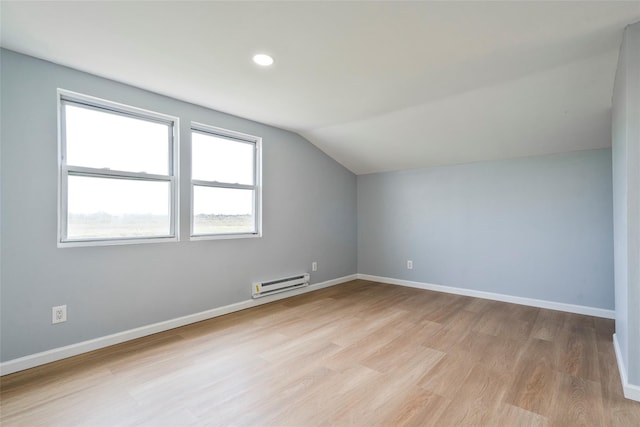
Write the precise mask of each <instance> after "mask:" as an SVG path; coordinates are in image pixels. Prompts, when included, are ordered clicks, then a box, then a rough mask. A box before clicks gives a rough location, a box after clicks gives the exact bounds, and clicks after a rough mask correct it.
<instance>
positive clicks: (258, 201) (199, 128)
mask: <svg viewBox="0 0 640 427" xmlns="http://www.w3.org/2000/svg"><path fill="white" fill-rule="evenodd" d="M194 131H195V132H202V133H208V134H213V135H216V136H221V137H223V138H228V139H235V140H239V141H241V142H242V141H243V142H247V143H251V144H254V145H255V159H254V162H255V164H254V174H255V182H254V185H242V184H228V183H219V182H216V183H214V182H212V181H202V180H197V179H193V178H192V179H191V185H190V187H191V207H190V211H189V236H190V237H189V239H190V240H225V239H252V238H259V237H262V138H261V137H258V136H255V135H249V134H246V133H241V132H236V131H231V130H228V129H223V128H219V127H215V126H211V125H207V124H204V123H198V122H191V127H190V129H189V135H192V133H193V132H194ZM190 140H191V138H190ZM189 162H190V168H191V171H192V175H193V154H192V153H191V152H190V156H189ZM195 185H201V186H206V187H218V188H240V189H255V198H254V202H253V203H254V212H255V222H256V232H255V233H224V234H222V233H221V234H196V235H194V234H193V216H194V215H193V213H194V211H193V188H194V186H195Z"/></svg>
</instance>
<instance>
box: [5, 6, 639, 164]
mask: <svg viewBox="0 0 640 427" xmlns="http://www.w3.org/2000/svg"><path fill="white" fill-rule="evenodd" d="M0 16H1V23H2V30H1V39H0V42H1V44H2V46H3V47H5V48H8V49H11V50H15V51H17V52H22V53H25V54H28V55H32V56H35V57H38V58H42V59H46V60H49V61H52V62H55V63H58V64H62V65H66V66H70V67H73V68H76V69H80V70H83V71H87V72H90V73H93V74H97V75H100V76H104V77H108V78H111V79H114V80H118V81H121V82H125V83H129V84H132V85H135V86H138V87H141V88H144V89H148V90H151V91H154V92H158V93H161V94H164V95H168V96H172V97H175V98H178V99H182V100H185V101H189V102H193V103H196V104H200V105H203V106H206V107H210V108H213V109H216V110H219V111H224V112H227V113H231V114H235V115H238V116H241V117H246V118H249V119H252V120H256V121H260V122H263V123H267V124H271V125H274V126H278V127H281V128H286V129H290V130H292V131H295V132H298V133H299V134H301V135H303V136H304V137H306V138H307V139H308V140H309V141H311V142H312V143H313V144H315V145H316V146H318V147H319V148H320V149H322V150H323V151H325V152H326V153H327V154H329V155H330V156H331V157H333V158H334V159H336V160H337V161H338V162H340V163H342V164H343V165H345V166H346V167H347V168H349V169H350V170H352V171H353V172H354V173H357V174H364V173H371V172H379V171H389V170H403V169H410V168H418V167H425V166H433V165H442V164H452V163H464V162H474V161H481V160H492V159H502V158H511V157H520V156H529V155H539V154H548V153H557V152H565V151H572V150H580V149H590V148H600V147H607V146H609V145H610V107H611V93H612V88H613V80H614V74H615V67H616V61H617V51H618V47H619V44H620V41H621V36H622V31H623V29H624V27H625V26H626V25H628V24H630V23H633V22H636V21H640V1H627V2H613V1H608V2H580V1H575V2H522V1H512V2H397V1H393V2H391V1H389V2H186V1H173V2H55V1H47V2H12V1H2V2H1V3H0ZM258 52H266V53H269V54H270V55H272V56H273V57H274V58H275V64H274V65H273V66H272V67H270V68H268V69H265V68H260V67H258V66H256V65H255V64H254V63H252V61H251V58H252V56H253V55H254V54H255V53H258Z"/></svg>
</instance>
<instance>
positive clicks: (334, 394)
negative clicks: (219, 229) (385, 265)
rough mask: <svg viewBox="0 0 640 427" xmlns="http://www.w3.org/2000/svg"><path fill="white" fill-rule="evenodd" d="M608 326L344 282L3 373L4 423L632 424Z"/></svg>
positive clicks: (633, 411)
mask: <svg viewBox="0 0 640 427" xmlns="http://www.w3.org/2000/svg"><path fill="white" fill-rule="evenodd" d="M612 333H613V321H611V320H605V319H598V318H593V317H588V316H581V315H574V314H568V313H562V312H558V311H552V310H543V309H537V308H531V307H525V306H519V305H513V304H506V303H500V302H494V301H488V300H482V299H476V298H469V297H463V296H456V295H449V294H442V293H437V292H429V291H423V290H418V289H411V288H404V287H400V286H391V285H383V284H377V283H371V282H365V281H354V282H349V283H346V284H343V285H339V286H335V287H332V288H327V289H324V290H320V291H316V292H313V293H308V294H305V295H301V296H298V297H294V298H289V299H286V300H281V301H279V302H275V303H271V304H267V305H264V306H261V307H257V308H254V309H250V310H245V311H242V312H238V313H234V314H230V315H227V316H223V317H218V318H216V319H212V320H209V321H205V322H200V323H197V324H194V325H190V326H186V327H182V328H178V329H174V330H171V331H167V332H164V333H161V334H156V335H153V336H150V337H146V338H142V339H139V340H135V341H131V342H128V343H124V344H120V345H117V346H113V347H109V348H106V349H103V350H98V351H95V352H92V353H88V354H85V355H81V356H77V357H74V358H70V359H66V360H63V361H60V362H56V363H52V364H49V365H46V366H42V367H38V368H34V369H30V370H28V371H24V372H21V373H16V374H12V375H8V376H5V377H2V379H1V384H0V385H1V394H0V397H1V403H0V410H1V416H0V422H1V424H2V425H3V426H13V425H23V426H37V425H47V426H49V425H63V426H73V425H86V426H99V425H106V426H114V425H152V426H156V425H175V426H183V425H214V426H215V425H234V426H244V425H247V426H267V425H274V426H317V425H335V426H351V425H353V426H374V425H380V426H394V425H416V426H438V427H441V426H459V425H475V426H562V427H568V426H629V427H632V426H634V427H637V426H640V403H637V402H633V401H630V400H626V399H624V398H623V396H622V388H621V385H620V379H619V375H618V368H617V365H616V361H615V355H614V351H613V346H612V341H611V340H612V338H611V336H612Z"/></svg>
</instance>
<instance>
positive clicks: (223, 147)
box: [191, 132, 255, 185]
mask: <svg viewBox="0 0 640 427" xmlns="http://www.w3.org/2000/svg"><path fill="white" fill-rule="evenodd" d="M254 148H255V145H254V144H251V143H245V142H239V141H233V140H229V139H226V138H221V137H218V136H215V135H208V134H202V133H200V132H192V133H191V158H192V163H191V168H192V169H191V170H192V172H191V176H192V177H193V179H199V180H203V181H218V182H226V183H230V184H246V185H253V184H254V178H253V169H254V167H253V161H254Z"/></svg>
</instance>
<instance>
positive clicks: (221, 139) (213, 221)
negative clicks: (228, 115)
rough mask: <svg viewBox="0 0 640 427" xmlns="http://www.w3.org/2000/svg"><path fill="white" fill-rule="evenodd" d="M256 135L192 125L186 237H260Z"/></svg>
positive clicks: (257, 141)
mask: <svg viewBox="0 0 640 427" xmlns="http://www.w3.org/2000/svg"><path fill="white" fill-rule="evenodd" d="M260 145H261V139H260V138H257V137H255V136H250V135H244V134H240V133H237V132H231V131H228V130H224V129H219V128H214V127H211V126H206V125H201V124H196V123H192V127H191V190H192V191H191V201H192V205H191V236H192V237H194V238H198V237H208V238H211V237H214V238H225V237H226V238H232V237H258V236H260V200H261V194H260V149H261V147H260Z"/></svg>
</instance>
